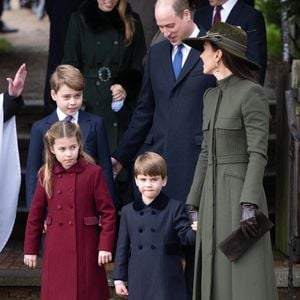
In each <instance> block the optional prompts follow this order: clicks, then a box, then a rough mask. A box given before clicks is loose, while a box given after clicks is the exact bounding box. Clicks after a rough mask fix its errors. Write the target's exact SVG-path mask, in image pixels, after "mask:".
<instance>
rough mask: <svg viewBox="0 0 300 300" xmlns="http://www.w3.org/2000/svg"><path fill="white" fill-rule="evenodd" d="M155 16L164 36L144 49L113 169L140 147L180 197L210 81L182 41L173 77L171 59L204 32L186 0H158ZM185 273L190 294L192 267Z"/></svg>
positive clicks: (185, 189)
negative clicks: (153, 156) (163, 169)
mask: <svg viewBox="0 0 300 300" xmlns="http://www.w3.org/2000/svg"><path fill="white" fill-rule="evenodd" d="M155 18H156V22H157V25H158V27H159V28H160V31H161V32H162V33H163V35H164V37H165V38H166V39H165V40H163V41H162V42H159V43H157V44H155V45H153V46H152V47H150V50H149V53H148V58H147V62H146V65H145V70H144V78H143V84H142V88H141V91H140V95H139V98H138V101H137V106H136V109H135V111H134V113H133V116H132V119H131V122H130V123H129V127H128V129H127V131H126V132H125V134H124V135H123V138H122V139H121V142H120V144H119V145H118V147H117V149H116V151H115V152H114V153H113V155H112V156H113V158H112V162H113V170H114V174H117V173H118V172H119V171H120V169H121V168H122V166H125V165H130V164H131V163H132V162H133V160H134V158H135V157H136V156H137V155H138V154H139V153H143V152H145V151H152V152H156V153H158V154H160V155H161V156H163V157H164V158H165V160H166V161H167V164H168V186H167V187H166V188H165V190H164V192H165V193H166V194H167V195H168V196H169V197H171V198H174V199H178V200H180V201H185V200H186V197H187V194H188V192H189V189H190V186H191V183H192V179H193V174H194V169H195V166H196V162H197V159H198V156H199V153H200V149H201V143H202V139H203V137H202V104H203V103H202V97H203V94H204V92H205V90H206V89H207V88H209V87H211V86H214V85H215V81H214V79H213V78H212V77H209V76H206V75H204V74H203V64H202V61H201V59H200V53H199V52H198V51H195V50H194V49H191V48H190V47H188V46H187V45H183V48H182V49H181V53H182V62H181V66H182V69H181V72H180V73H179V76H178V77H177V79H176V77H175V74H174V71H173V67H172V64H173V61H174V59H175V56H176V53H177V51H178V48H181V47H178V46H179V45H181V44H182V39H183V38H186V37H196V36H198V35H202V34H205V30H203V29H200V30H199V28H198V27H197V26H196V24H195V23H194V21H193V19H192V16H191V11H190V7H189V2H188V1H187V0H173V1H170V0H168V1H167V0H158V1H157V2H156V4H155ZM189 267H190V269H189V271H188V272H186V274H188V276H190V277H191V278H190V279H188V280H187V282H188V285H189V287H190V289H189V292H191V289H192V287H191V283H192V277H193V266H190V264H188V268H189Z"/></svg>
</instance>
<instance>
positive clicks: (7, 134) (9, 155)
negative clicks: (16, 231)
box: [0, 94, 21, 252]
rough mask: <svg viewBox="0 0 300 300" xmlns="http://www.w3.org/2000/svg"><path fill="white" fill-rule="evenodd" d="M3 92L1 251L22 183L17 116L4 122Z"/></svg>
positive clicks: (0, 123)
mask: <svg viewBox="0 0 300 300" xmlns="http://www.w3.org/2000/svg"><path fill="white" fill-rule="evenodd" d="M3 120H4V115H3V94H0V252H1V251H2V250H3V248H4V246H5V245H6V243H7V241H8V239H9V237H10V234H11V232H12V230H13V227H14V223H15V218H16V213H17V207H18V199H19V191H20V185H21V167H20V159H19V150H18V140H17V128H16V118H15V117H12V118H10V119H9V120H7V121H6V122H5V123H3Z"/></svg>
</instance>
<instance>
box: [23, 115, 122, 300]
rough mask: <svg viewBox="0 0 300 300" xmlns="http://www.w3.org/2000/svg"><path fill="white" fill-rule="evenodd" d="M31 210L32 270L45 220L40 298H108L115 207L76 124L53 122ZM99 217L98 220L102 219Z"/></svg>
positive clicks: (28, 248) (27, 259)
mask: <svg viewBox="0 0 300 300" xmlns="http://www.w3.org/2000/svg"><path fill="white" fill-rule="evenodd" d="M44 143H45V164H44V166H43V167H42V168H41V170H40V172H39V179H38V184H37V187H36V190H35V194H34V197H33V202H32V207H31V209H30V212H29V216H28V220H27V225H26V232H25V243H24V253H25V255H24V263H25V264H26V265H27V266H29V267H30V268H35V267H36V263H37V254H38V250H39V244H40V241H41V236H42V231H43V226H44V222H45V225H46V226H45V227H46V235H45V244H44V254H43V267H42V288H41V299H43V300H49V299H54V300H86V299H89V300H93V299H95V300H96V299H97V300H107V299H108V298H109V289H108V285H107V278H106V273H105V269H104V264H106V263H108V262H110V261H111V259H112V250H113V244H114V236H115V226H116V225H115V209H114V205H113V202H112V199H111V197H110V194H109V190H108V188H107V185H106V182H105V179H104V175H103V172H102V170H101V168H100V167H99V166H97V165H96V164H95V163H94V162H93V159H92V158H91V157H90V156H89V155H87V154H86V153H85V152H84V151H83V145H82V142H81V132H80V129H79V126H78V125H76V124H73V123H71V122H67V121H61V122H57V123H55V124H53V125H52V126H51V128H50V129H49V130H48V132H47V133H46V135H45V139H44ZM100 219H101V223H100V221H99V220H100Z"/></svg>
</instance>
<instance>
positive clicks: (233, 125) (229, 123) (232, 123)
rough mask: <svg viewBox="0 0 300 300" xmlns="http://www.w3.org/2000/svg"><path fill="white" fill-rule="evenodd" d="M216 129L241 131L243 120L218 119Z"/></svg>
mask: <svg viewBox="0 0 300 300" xmlns="http://www.w3.org/2000/svg"><path fill="white" fill-rule="evenodd" d="M215 127H216V128H219V129H231V130H239V129H241V128H242V120H241V119H240V118H218V119H217V121H216V126H215Z"/></svg>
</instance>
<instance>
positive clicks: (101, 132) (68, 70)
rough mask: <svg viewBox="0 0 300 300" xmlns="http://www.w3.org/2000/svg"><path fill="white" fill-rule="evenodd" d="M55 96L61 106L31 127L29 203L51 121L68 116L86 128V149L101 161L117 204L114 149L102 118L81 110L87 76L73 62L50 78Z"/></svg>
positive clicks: (59, 69)
mask: <svg viewBox="0 0 300 300" xmlns="http://www.w3.org/2000/svg"><path fill="white" fill-rule="evenodd" d="M50 87H51V97H52V99H53V100H54V101H55V102H56V105H57V108H56V110H55V111H54V112H52V113H51V114H49V115H48V116H46V117H45V118H43V119H41V120H39V121H37V122H35V123H34V124H33V126H32V129H31V135H30V144H29V149H28V156H27V164H26V203H27V208H28V209H29V208H30V206H31V201H32V197H33V193H34V190H35V186H36V181H37V174H38V171H39V169H40V167H41V166H42V165H43V152H44V143H43V139H44V135H45V133H46V131H47V130H48V129H49V128H50V127H51V125H52V124H53V123H55V122H57V121H61V120H64V119H67V120H69V121H71V122H73V123H77V124H78V125H79V126H80V128H81V131H82V134H83V140H84V147H85V151H86V152H88V153H89V154H90V155H91V156H92V157H93V158H94V159H95V160H96V162H97V163H98V164H99V165H101V167H102V169H103V171H104V174H105V179H106V181H107V184H108V186H109V189H110V192H111V196H112V198H113V200H114V203H115V205H116V206H117V200H116V197H115V192H114V185H113V177H112V167H111V160H110V149H109V146H108V141H107V136H106V130H105V127H104V124H103V120H102V118H100V117H98V116H95V115H93V114H90V113H87V112H85V111H82V110H81V106H82V102H83V88H84V78H83V76H82V74H81V72H80V71H79V70H78V69H77V68H75V67H73V66H71V65H60V66H58V67H57V68H56V70H55V72H54V73H53V74H52V76H51V78H50Z"/></svg>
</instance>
